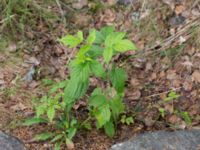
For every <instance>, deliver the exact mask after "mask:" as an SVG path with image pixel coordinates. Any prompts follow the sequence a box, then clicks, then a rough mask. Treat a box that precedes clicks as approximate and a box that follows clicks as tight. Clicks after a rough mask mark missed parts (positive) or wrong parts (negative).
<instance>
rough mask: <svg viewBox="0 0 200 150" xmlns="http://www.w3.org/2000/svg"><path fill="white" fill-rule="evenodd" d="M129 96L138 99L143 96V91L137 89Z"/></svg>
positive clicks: (131, 98)
mask: <svg viewBox="0 0 200 150" xmlns="http://www.w3.org/2000/svg"><path fill="white" fill-rule="evenodd" d="M127 96H128V98H129V99H130V100H137V99H139V98H140V97H141V92H140V91H139V90H137V91H135V92H133V93H128V94H127Z"/></svg>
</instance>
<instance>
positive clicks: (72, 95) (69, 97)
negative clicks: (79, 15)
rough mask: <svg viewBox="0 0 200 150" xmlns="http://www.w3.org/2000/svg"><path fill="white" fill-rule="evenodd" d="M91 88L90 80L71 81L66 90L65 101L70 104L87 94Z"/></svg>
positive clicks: (74, 79) (73, 79)
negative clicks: (89, 87)
mask: <svg viewBox="0 0 200 150" xmlns="http://www.w3.org/2000/svg"><path fill="white" fill-rule="evenodd" d="M88 86H89V80H87V81H84V82H80V81H78V80H77V79H76V78H72V79H70V81H69V83H68V85H67V87H66V88H65V89H64V100H65V102H66V104H70V103H71V102H73V101H74V100H76V99H78V98H80V97H81V96H83V95H84V94H85V92H86V91H87V89H88Z"/></svg>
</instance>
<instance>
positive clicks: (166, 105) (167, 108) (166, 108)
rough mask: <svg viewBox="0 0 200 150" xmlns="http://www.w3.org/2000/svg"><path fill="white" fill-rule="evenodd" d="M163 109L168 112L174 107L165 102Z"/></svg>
mask: <svg viewBox="0 0 200 150" xmlns="http://www.w3.org/2000/svg"><path fill="white" fill-rule="evenodd" d="M164 108H165V110H166V111H168V112H169V113H170V114H172V113H173V112H174V108H173V106H172V105H171V104H165V106H164Z"/></svg>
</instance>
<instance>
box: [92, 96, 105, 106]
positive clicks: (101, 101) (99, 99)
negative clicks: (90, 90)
mask: <svg viewBox="0 0 200 150" xmlns="http://www.w3.org/2000/svg"><path fill="white" fill-rule="evenodd" d="M106 103H107V99H106V97H105V96H104V95H95V96H92V97H91V98H90V100H89V106H90V107H91V106H92V107H94V108H97V107H100V106H102V105H105V104H106Z"/></svg>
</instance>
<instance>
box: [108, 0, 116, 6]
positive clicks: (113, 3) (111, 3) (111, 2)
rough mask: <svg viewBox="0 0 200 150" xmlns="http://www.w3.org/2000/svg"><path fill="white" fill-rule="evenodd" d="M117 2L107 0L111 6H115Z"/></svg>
mask: <svg viewBox="0 0 200 150" xmlns="http://www.w3.org/2000/svg"><path fill="white" fill-rule="evenodd" d="M116 3H117V0H107V4H108V5H109V6H113V5H115V4H116Z"/></svg>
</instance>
